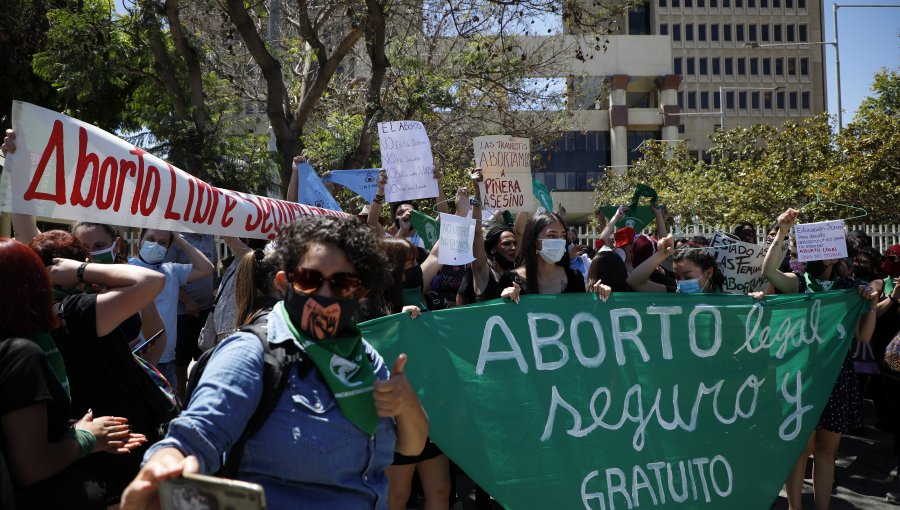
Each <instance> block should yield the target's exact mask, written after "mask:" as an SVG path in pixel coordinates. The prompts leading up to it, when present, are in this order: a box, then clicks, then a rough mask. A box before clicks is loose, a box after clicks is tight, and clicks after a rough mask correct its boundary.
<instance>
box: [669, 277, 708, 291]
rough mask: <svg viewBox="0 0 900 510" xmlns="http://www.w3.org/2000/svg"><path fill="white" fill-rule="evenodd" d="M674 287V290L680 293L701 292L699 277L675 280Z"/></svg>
mask: <svg viewBox="0 0 900 510" xmlns="http://www.w3.org/2000/svg"><path fill="white" fill-rule="evenodd" d="M675 284H676V286H677V287H676V289H675V292H678V293H680V294H699V293H701V292H703V287H704V286H701V285H700V278H692V279H690V280H678V281H677V282H675Z"/></svg>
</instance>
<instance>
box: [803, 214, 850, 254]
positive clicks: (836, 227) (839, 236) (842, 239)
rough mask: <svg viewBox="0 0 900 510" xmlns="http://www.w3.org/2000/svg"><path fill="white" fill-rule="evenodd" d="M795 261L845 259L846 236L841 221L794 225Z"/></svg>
mask: <svg viewBox="0 0 900 510" xmlns="http://www.w3.org/2000/svg"><path fill="white" fill-rule="evenodd" d="M794 237H795V238H796V240H797V260H799V261H800V262H807V261H810V260H829V259H842V258H846V257H847V236H846V235H845V234H844V222H843V221H841V220H834V221H820V222H818V223H798V224H796V225H794Z"/></svg>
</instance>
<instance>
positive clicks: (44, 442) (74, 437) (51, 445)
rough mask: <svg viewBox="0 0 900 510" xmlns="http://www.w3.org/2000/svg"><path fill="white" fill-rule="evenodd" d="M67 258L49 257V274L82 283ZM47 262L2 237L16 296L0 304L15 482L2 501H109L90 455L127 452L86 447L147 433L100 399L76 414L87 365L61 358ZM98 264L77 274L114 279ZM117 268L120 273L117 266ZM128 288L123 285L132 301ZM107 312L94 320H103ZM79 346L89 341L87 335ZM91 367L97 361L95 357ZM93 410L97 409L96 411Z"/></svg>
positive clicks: (1, 408)
mask: <svg viewBox="0 0 900 510" xmlns="http://www.w3.org/2000/svg"><path fill="white" fill-rule="evenodd" d="M69 262H72V261H65V260H61V259H55V260H51V264H49V265H50V271H51V272H52V273H53V280H54V282H55V283H56V284H57V285H60V286H62V287H64V288H67V289H70V288H72V287H74V286H76V285H79V282H78V276H77V275H78V274H79V273H78V268H79V267H80V264H78V263H74V262H72V264H74V265H75V267H74V268H73V267H72V266H71V264H69ZM45 265H48V264H46V263H45V261H42V260H41V258H40V257H39V256H38V255H37V253H35V252H34V250H32V249H31V248H29V247H28V246H26V245H24V244H21V243H19V242H17V241H14V240H12V239H0V288H3V289H15V291H16V297H15V299H8V300H6V302H5V304H4V306H3V307H0V338H2V340H0V395H2V398H0V425H2V426H0V430H2V438H3V447H2V452H3V457H5V460H6V465H7V466H8V469H9V473H10V474H11V476H12V484H13V487H12V490H13V492H12V493H10V492H7V491H2V493H0V507H3V508H10V503H11V500H12V499H15V502H16V506H17V507H18V508H22V509H27V508H106V506H107V504H108V496H109V493H108V492H107V491H108V490H109V489H110V487H109V486H108V483H107V480H106V479H104V478H103V477H102V476H98V475H97V474H96V473H93V472H91V470H89V469H86V467H87V463H88V462H89V461H92V460H95V459H97V460H105V459H111V458H124V459H127V458H128V457H129V456H128V455H124V456H121V457H120V456H116V457H113V456H109V455H103V456H100V455H90V454H91V453H93V452H101V451H106V452H111V453H128V452H129V451H131V450H133V449H135V448H137V447H139V446H140V445H141V444H143V443H144V442H145V441H146V438H144V437H143V436H142V435H140V434H138V433H131V432H129V426H130V425H131V424H129V421H128V418H125V417H122V416H121V415H118V414H111V415H104V414H102V413H101V412H100V410H99V406H98V407H96V408H94V409H96V410H97V411H96V413H95V412H92V411H91V410H90V409H85V410H82V411H81V412H80V414H77V415H76V414H75V411H74V410H73V407H72V405H70V396H69V394H68V392H69V389H70V388H71V390H72V399H73V401H74V400H75V399H78V401H79V402H80V401H82V400H83V399H84V398H85V395H84V394H83V393H82V391H83V390H82V389H83V388H85V386H84V385H83V384H82V381H83V377H84V376H85V373H84V372H85V368H87V367H83V366H72V365H71V363H70V366H71V368H73V369H76V370H74V371H68V370H67V367H66V366H65V364H64V362H65V361H71V359H70V360H61V359H59V357H58V356H59V354H58V352H57V344H56V342H55V340H54V338H53V337H51V336H50V331H51V330H53V329H55V328H56V327H57V326H58V325H59V318H58V317H57V313H56V311H55V310H54V305H53V303H54V298H53V291H52V290H51V277H50V274H49V273H48V271H47V269H46V268H45ZM90 266H94V267H90ZM98 266H99V265H98V264H88V266H86V267H85V268H84V269H83V270H82V272H81V275H82V278H83V279H87V280H89V281H103V282H105V283H112V282H111V281H110V280H109V279H107V277H108V276H109V274H110V272H109V271H104V270H99V269H100V268H99V267H98ZM95 270H97V271H95ZM114 272H115V273H116V274H118V275H121V274H123V271H122V270H121V269H120V268H118V269H116V270H115V271H114ZM145 276H147V275H145ZM149 276H150V277H151V278H152V277H153V276H155V275H149ZM159 283H161V282H159ZM147 287H148V286H144V285H142V286H141V289H140V292H143V291H144V290H152V289H147ZM133 290H134V289H128V290H126V291H125V293H126V294H128V295H129V298H128V299H129V301H132V299H131V298H132V297H133V296H131V295H130V294H129V293H130V292H132V291H133ZM120 293H121V290H119V291H111V292H110V298H115V297H116V296H119V297H121V295H120ZM151 299H152V298H151ZM99 301H100V302H101V303H103V306H102V307H98V308H97V309H98V310H100V309H101V308H103V309H105V310H106V311H107V312H108V313H109V314H111V315H115V314H116V313H117V312H116V311H114V310H111V309H107V308H108V307H109V301H110V299H107V298H105V297H104V298H103V299H101V300H99ZM63 319H64V320H65V319H66V318H63ZM112 320H113V319H112V318H109V319H107V320H106V321H103V323H102V324H103V325H101V323H98V326H99V327H103V328H106V327H107V326H106V324H107V323H108V322H109V321H112ZM93 334H94V335H96V332H94V333H93ZM77 347H78V348H81V349H86V350H92V349H93V348H94V346H93V344H92V343H91V342H90V340H88V339H85V341H84V342H82V345H79V346H77ZM62 348H63V346H62V345H59V349H60V350H62ZM92 368H94V369H100V368H101V367H97V366H94V365H93V364H92ZM70 378H71V384H70V383H69V381H70ZM95 414H96V415H99V416H102V417H98V418H94V415H95ZM73 416H77V417H79V418H81V419H80V420H78V421H77V422H76V423H75V424H74V426H72V425H69V423H70V422H69V419H70V418H71V417H73ZM73 421H74V420H73ZM136 467H137V465H136V464H135V468H136ZM4 472H5V469H4ZM134 472H136V470H135V471H134Z"/></svg>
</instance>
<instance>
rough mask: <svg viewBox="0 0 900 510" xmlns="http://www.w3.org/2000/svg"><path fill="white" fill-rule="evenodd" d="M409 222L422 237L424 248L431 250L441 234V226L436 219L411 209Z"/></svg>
mask: <svg viewBox="0 0 900 510" xmlns="http://www.w3.org/2000/svg"><path fill="white" fill-rule="evenodd" d="M409 222H410V223H412V226H413V228H414V229H416V233H418V234H419V237H421V238H422V242H423V243H424V244H425V249H426V250H427V251H431V248H432V247H434V244H435V243H437V241H438V237H440V235H441V226H440V225H439V224H438V221H437V220H436V219H434V218H432V217H431V216H428V215H427V214H423V213H420V212H419V211H416V210H413V212H412V214H411V215H410V216H409Z"/></svg>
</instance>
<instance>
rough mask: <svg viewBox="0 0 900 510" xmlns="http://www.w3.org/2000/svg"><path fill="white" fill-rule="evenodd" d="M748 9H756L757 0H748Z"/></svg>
mask: <svg viewBox="0 0 900 510" xmlns="http://www.w3.org/2000/svg"><path fill="white" fill-rule="evenodd" d="M747 8H748V9H756V0H747Z"/></svg>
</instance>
